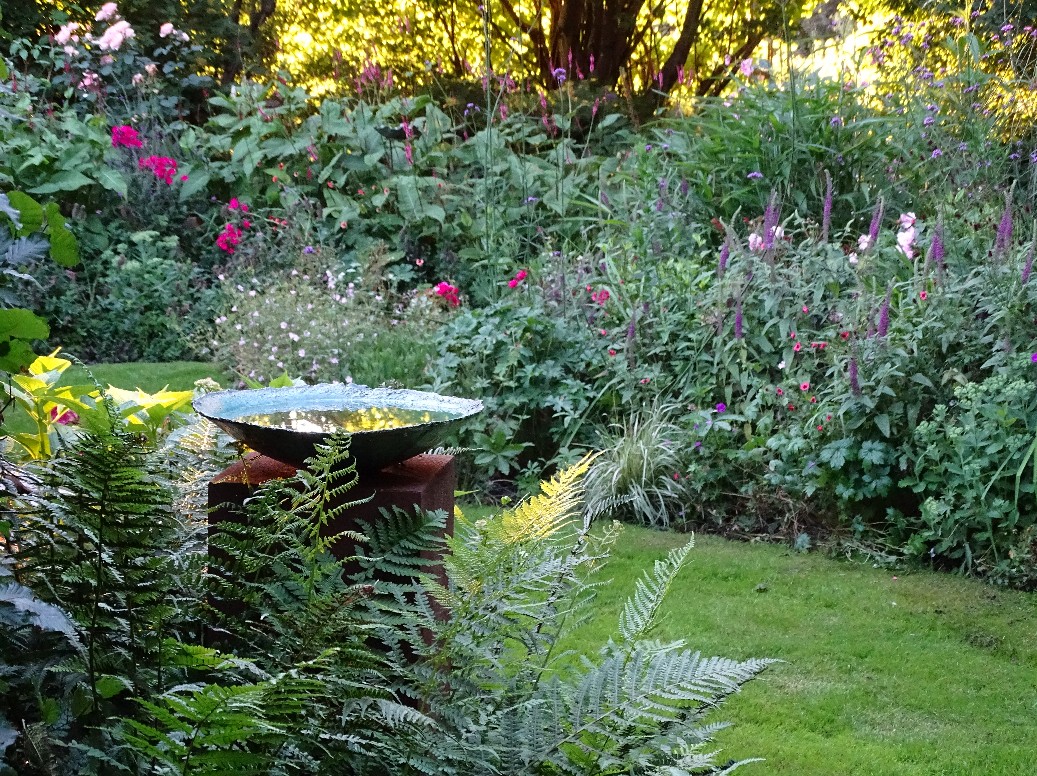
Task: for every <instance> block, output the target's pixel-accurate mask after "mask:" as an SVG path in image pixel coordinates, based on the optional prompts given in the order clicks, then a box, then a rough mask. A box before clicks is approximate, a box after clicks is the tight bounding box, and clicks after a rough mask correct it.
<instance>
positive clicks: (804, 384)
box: [799, 381, 810, 391]
mask: <svg viewBox="0 0 1037 776" xmlns="http://www.w3.org/2000/svg"><path fill="white" fill-rule="evenodd" d="M799 390H801V391H809V390H810V383H809V382H808V381H804V382H802V383H800V384H799Z"/></svg>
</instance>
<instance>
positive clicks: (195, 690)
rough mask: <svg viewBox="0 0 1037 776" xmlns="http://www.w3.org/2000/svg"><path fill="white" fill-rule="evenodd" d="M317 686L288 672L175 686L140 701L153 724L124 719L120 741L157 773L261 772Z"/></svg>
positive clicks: (221, 775)
mask: <svg viewBox="0 0 1037 776" xmlns="http://www.w3.org/2000/svg"><path fill="white" fill-rule="evenodd" d="M320 688H321V687H320V683H319V682H316V681H315V680H312V679H306V678H300V677H298V676H295V675H292V674H287V675H284V676H280V677H277V678H275V679H271V680H269V681H265V682H259V683H254V684H242V685H236V686H229V687H228V686H221V685H212V684H210V685H207V686H204V687H197V686H191V685H186V686H183V687H177V688H174V689H172V690H170V691H168V692H166V693H164V694H163V695H162V696H160V697H159V698H158V699H157V701H149V700H143V699H142V700H140V701H139V702H140V705H141V706H142V707H143V708H144V709H145V710H146V711H147V712H148V713H149V714H150V715H151V716H152V717H153V719H154V724H145V723H143V722H140V721H138V720H136V719H127V720H124V722H125V724H126V725H127V726H128V728H129V731H128V732H126V733H124V734H123V737H124V739H125V740H126V741H127V742H129V743H131V744H133V745H134V746H136V747H137V749H138V750H139V751H140V752H141V753H143V754H144V755H146V756H148V757H149V758H151V760H152V762H153V763H154V765H155V767H154V770H153V772H156V773H165V774H178V775H181V776H188V774H191V775H192V776H195V775H196V776H235V775H236V774H240V773H248V772H260V771H262V770H263V769H266V768H268V767H269V766H270V765H271V763H272V762H273V761H274V760H275V758H276V756H277V754H278V751H279V750H280V748H281V746H283V745H284V744H285V742H286V741H287V740H288V739H289V738H290V736H291V734H292V732H293V729H294V728H295V727H296V725H295V724H293V723H292V720H293V718H295V719H298V717H299V715H300V714H301V713H302V712H303V710H304V709H305V708H306V707H307V705H308V702H309V701H308V698H309V696H310V695H311V694H313V693H314V692H315V691H319V690H320ZM156 726H160V727H156Z"/></svg>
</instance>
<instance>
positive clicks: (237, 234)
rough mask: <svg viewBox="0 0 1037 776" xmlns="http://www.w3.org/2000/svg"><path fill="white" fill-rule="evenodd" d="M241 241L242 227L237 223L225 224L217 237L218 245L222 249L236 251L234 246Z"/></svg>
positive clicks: (229, 251)
mask: <svg viewBox="0 0 1037 776" xmlns="http://www.w3.org/2000/svg"><path fill="white" fill-rule="evenodd" d="M240 242H241V229H239V228H238V227H237V226H236V225H235V224H224V225H223V231H222V232H220V234H219V236H218V237H217V238H216V245H217V246H219V248H220V250H221V251H226V252H227V253H234V248H235V247H236V246H237V244H238V243H240Z"/></svg>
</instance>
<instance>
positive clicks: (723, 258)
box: [717, 239, 731, 278]
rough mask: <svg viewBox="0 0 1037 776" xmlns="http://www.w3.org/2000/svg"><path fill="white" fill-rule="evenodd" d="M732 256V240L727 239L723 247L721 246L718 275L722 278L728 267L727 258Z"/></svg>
mask: <svg viewBox="0 0 1037 776" xmlns="http://www.w3.org/2000/svg"><path fill="white" fill-rule="evenodd" d="M730 257H731V240H730V239H725V240H724V245H723V247H721V248H720V261H718V262H717V277H718V278H722V277H723V276H724V271H725V270H726V269H727V260H728V259H729V258H730Z"/></svg>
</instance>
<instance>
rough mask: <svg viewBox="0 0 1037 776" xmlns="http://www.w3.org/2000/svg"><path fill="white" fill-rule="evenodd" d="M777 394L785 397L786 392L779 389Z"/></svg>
mask: <svg viewBox="0 0 1037 776" xmlns="http://www.w3.org/2000/svg"><path fill="white" fill-rule="evenodd" d="M777 392H778V396H784V395H785V391H783V390H782V389H781V388H778V389H777Z"/></svg>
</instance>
